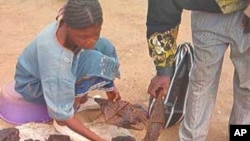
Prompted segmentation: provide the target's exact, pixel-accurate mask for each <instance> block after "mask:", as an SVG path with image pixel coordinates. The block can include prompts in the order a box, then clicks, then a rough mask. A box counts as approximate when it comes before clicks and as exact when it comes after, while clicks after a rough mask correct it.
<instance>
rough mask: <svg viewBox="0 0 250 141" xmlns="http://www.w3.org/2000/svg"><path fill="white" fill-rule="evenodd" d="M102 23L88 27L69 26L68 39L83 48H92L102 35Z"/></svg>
mask: <svg viewBox="0 0 250 141" xmlns="http://www.w3.org/2000/svg"><path fill="white" fill-rule="evenodd" d="M101 28H102V25H101V24H94V25H92V26H89V27H87V28H82V29H74V28H70V27H69V28H68V40H70V42H71V43H72V44H74V45H77V46H78V47H80V48H82V49H92V48H93V47H94V45H95V43H96V41H97V40H98V39H99V37H100V33H101Z"/></svg>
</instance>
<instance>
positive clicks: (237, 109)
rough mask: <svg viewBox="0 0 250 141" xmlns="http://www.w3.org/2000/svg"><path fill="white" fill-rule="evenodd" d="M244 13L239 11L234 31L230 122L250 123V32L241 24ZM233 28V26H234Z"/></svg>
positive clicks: (231, 55)
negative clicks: (232, 91) (233, 68)
mask: <svg viewBox="0 0 250 141" xmlns="http://www.w3.org/2000/svg"><path fill="white" fill-rule="evenodd" d="M242 16H243V13H238V17H237V18H236V19H235V23H236V24H235V26H234V29H235V30H234V32H232V35H231V37H232V39H233V40H232V41H233V42H232V45H231V54H230V57H231V60H232V62H233V65H234V67H235V71H234V79H233V86H234V87H233V90H234V101H233V107H232V111H231V115H230V120H229V124H232V125H233V124H248V125H249V124H250V34H244V33H243V28H242V26H241V21H242ZM232 28H233V27H232Z"/></svg>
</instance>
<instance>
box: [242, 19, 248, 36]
mask: <svg viewBox="0 0 250 141" xmlns="http://www.w3.org/2000/svg"><path fill="white" fill-rule="evenodd" d="M242 26H243V27H244V33H250V18H249V17H248V16H246V15H244V17H243V20H242Z"/></svg>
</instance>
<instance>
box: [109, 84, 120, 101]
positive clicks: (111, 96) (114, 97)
mask: <svg viewBox="0 0 250 141" xmlns="http://www.w3.org/2000/svg"><path fill="white" fill-rule="evenodd" d="M106 94H107V97H108V99H109V100H111V101H113V102H116V101H119V100H121V96H120V93H119V92H118V90H117V89H116V87H114V90H112V91H108V92H106Z"/></svg>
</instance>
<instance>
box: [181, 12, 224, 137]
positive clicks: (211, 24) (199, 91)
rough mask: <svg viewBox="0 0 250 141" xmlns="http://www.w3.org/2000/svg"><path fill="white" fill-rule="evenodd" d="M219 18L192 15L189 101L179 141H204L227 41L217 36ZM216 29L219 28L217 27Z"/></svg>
mask: <svg viewBox="0 0 250 141" xmlns="http://www.w3.org/2000/svg"><path fill="white" fill-rule="evenodd" d="M220 18H221V17H220V16H219V15H218V14H209V13H203V12H193V13H192V35H193V44H194V64H193V67H192V69H191V73H190V82H189V87H188V90H187V92H188V93H187V94H188V99H187V105H186V110H185V116H184V119H183V121H182V123H181V125H180V130H179V140H181V141H204V140H205V139H206V136H207V133H208V129H209V121H210V118H211V115H212V112H213V109H214V105H215V101H216V95H217V91H218V84H219V80H220V74H221V68H222V63H223V57H224V53H225V51H226V49H227V46H228V44H226V42H227V39H226V38H224V37H223V36H221V35H220V32H221V30H224V29H222V27H223V26H222V25H216V23H219V22H218V21H221V20H222V19H220ZM218 26H219V27H218ZM216 28H218V29H216Z"/></svg>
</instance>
